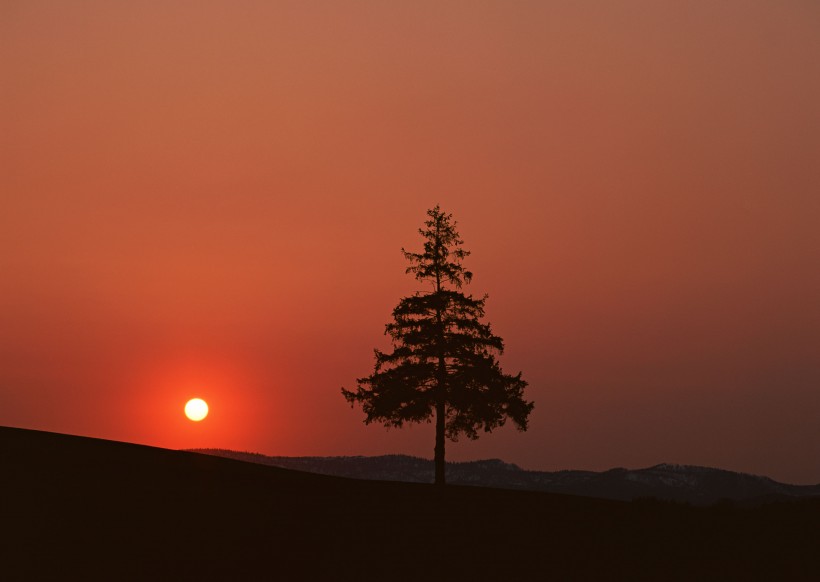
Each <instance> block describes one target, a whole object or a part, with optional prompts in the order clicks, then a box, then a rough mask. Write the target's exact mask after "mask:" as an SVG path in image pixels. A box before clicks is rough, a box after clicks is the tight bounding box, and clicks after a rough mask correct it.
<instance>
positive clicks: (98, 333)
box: [0, 0, 820, 483]
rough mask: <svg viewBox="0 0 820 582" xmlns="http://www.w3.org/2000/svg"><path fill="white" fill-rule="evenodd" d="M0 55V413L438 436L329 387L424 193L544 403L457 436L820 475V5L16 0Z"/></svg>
mask: <svg viewBox="0 0 820 582" xmlns="http://www.w3.org/2000/svg"><path fill="white" fill-rule="evenodd" d="M0 68H1V69H2V77H0V424H3V425H11V426H21V427H29V428H36V429H44V430H51V431H59V432H68V433H75V434H83V435H89V436H95V437H102V438H110V439H117V440H126V441H134V442H139V443H146V444H152V445H158V446H164V447H171V448H183V447H222V448H234V449H239V450H248V451H256V452H261V453H266V454H272V455H340V454H367V455H370V454H381V453H408V454H415V455H421V456H426V457H431V456H432V449H433V429H432V426H431V425H421V426H417V427H415V428H412V429H403V430H391V431H386V430H385V429H384V428H382V427H380V426H370V427H366V426H365V425H363V423H362V419H363V415H362V413H361V411H360V410H359V409H350V408H349V406H348V405H347V404H346V403H345V401H344V399H343V398H342V396H341V394H340V392H339V389H340V387H341V386H346V387H348V388H350V387H352V386H353V385H354V383H355V379H356V378H357V377H361V376H365V375H367V374H369V373H370V372H371V370H372V364H373V352H372V350H373V348H374V347H381V348H384V347H387V346H388V343H387V340H386V338H385V337H384V336H383V330H384V324H385V323H387V321H388V319H389V315H390V311H391V309H392V307H393V306H394V305H395V304H396V303H397V301H398V299H399V298H400V297H401V296H403V295H406V294H410V293H412V292H413V291H415V290H416V289H418V288H419V287H418V285H417V284H416V283H415V282H414V281H413V279H412V278H411V277H409V276H406V275H404V268H405V263H404V260H403V258H402V256H401V253H400V252H399V249H400V248H401V247H402V246H404V247H408V248H416V247H418V246H419V244H420V238H419V236H418V235H417V233H416V229H417V228H418V227H419V226H420V225H421V223H422V221H423V220H424V213H425V210H426V209H427V208H430V207H432V206H433V205H435V204H436V203H441V205H442V207H443V208H444V209H445V210H447V211H449V212H452V213H453V214H454V216H455V218H456V220H458V222H459V225H460V231H461V234H462V236H463V238H464V239H465V241H466V245H465V246H466V248H467V249H469V250H472V251H473V255H472V257H470V259H469V262H468V266H469V267H470V268H471V269H472V270H473V271H474V272H475V279H474V281H473V284H472V285H471V286H470V288H469V289H468V290H470V291H472V292H473V293H476V294H484V293H488V294H489V296H490V298H489V301H488V304H487V306H488V320H489V321H490V322H491V323H492V324H493V327H494V330H495V331H496V333H498V334H499V335H501V336H502V337H503V338H504V339H505V340H506V344H507V351H506V353H505V355H504V356H503V357H502V359H501V362H502V365H503V366H504V368H505V371H507V372H512V373H514V372H517V371H519V370H521V371H523V373H524V378H525V379H526V380H528V381H529V382H530V388H529V389H528V397H529V398H530V399H532V400H534V401H535V403H536V408H535V411H534V412H533V414H532V417H531V428H530V430H529V431H528V432H527V433H518V432H516V431H515V430H514V429H513V428H512V427H505V428H504V429H501V430H499V431H496V432H495V433H493V434H491V435H485V436H483V437H482V438H481V439H480V440H478V441H475V442H470V441H465V442H459V443H458V444H455V445H452V444H451V445H449V449H448V458H449V459H451V460H466V459H475V458H487V457H500V458H503V459H505V460H507V461H510V462H515V463H518V464H520V465H521V466H523V467H525V468H529V469H542V470H553V469H568V468H585V469H606V468H610V467H613V466H627V467H642V466H648V465H652V464H656V463H660V462H673V463H685V464H698V465H709V466H718V467H723V468H727V469H733V470H740V471H746V472H753V473H759V474H765V475H769V476H771V477H773V478H775V479H778V480H784V481H789V482H797V483H809V482H815V483H816V482H820V429H819V428H818V427H820V106H818V103H820V4H818V3H817V2H816V1H814V0H802V1H801V0H792V1H779V0H768V1H761V0H723V1H721V2H712V1H706V0H704V1H695V2H677V1H672V0H670V1H661V0H645V1H639V0H618V1H611V0H601V1H598V2H585V1H578V0H571V1H570V0H563V1H549V2H548V1H542V2H534V1H533V2H526V1H517V2H509V1H507V0H503V1H502V0H498V1H464V2H455V1H442V0H436V1H435V2H420V1H413V2H409V1H408V2H382V1H372V2H336V1H328V2H305V1H291V2H288V1H282V2H269V1H261V0H260V1H241V2H236V1H232V0H231V1H227V0H226V1H207V2H206V1H203V0H196V1H194V0H191V1H187V2H147V1H146V2H140V1H132V2H109V1H104V0H97V1H77V2H74V1H57V0H55V1H53V2H38V1H32V0H25V1H23V0H20V1H14V0H0ZM192 396H201V397H202V398H205V399H206V400H207V401H208V402H209V403H210V405H211V415H210V416H209V418H208V419H207V420H206V421H204V422H202V423H200V424H195V423H191V422H189V421H187V420H185V419H184V417H183V415H182V406H183V404H184V402H185V401H186V400H187V399H188V398H190V397H192Z"/></svg>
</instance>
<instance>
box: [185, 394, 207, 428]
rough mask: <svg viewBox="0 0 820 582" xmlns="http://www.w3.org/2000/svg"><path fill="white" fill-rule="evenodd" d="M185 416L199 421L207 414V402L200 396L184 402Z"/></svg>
mask: <svg viewBox="0 0 820 582" xmlns="http://www.w3.org/2000/svg"><path fill="white" fill-rule="evenodd" d="M185 416H187V417H188V418H190V419H191V420H193V421H196V422H199V421H200V420H202V419H203V418H205V417H206V416H208V403H207V402H205V401H204V400H202V398H191V399H190V400H189V401H188V402H186V403H185Z"/></svg>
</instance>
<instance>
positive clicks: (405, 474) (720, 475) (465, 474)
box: [188, 449, 820, 505]
mask: <svg viewBox="0 0 820 582" xmlns="http://www.w3.org/2000/svg"><path fill="white" fill-rule="evenodd" d="M188 450H189V451H190V452H197V453H202V454H209V455H214V456H220V457H226V458H231V459H234V460H239V461H245V462H251V463H258V464H263V465H269V466H274V467H282V468H286V469H297V470H301V471H308V472H312V473H319V474H323V475H334V476H338V477H349V478H356V479H371V480H380V481H403V482H411V483H432V480H433V461H432V460H430V459H425V458H423V457H415V456H411V455H401V454H391V455H377V456H363V455H352V456H336V457H330V456H322V457H284V456H269V455H263V454H261V453H251V452H240V451H232V450H228V449H188ZM447 475H448V482H449V483H451V484H453V485H473V486H482V487H495V488H501V489H516V490H526V491H541V492H551V493H564V494H571V495H583V496H587V497H598V498H602V499H615V500H625V501H630V500H635V499H640V498H656V499H661V500H668V501H678V502H685V503H691V504H695V505H710V504H714V503H716V502H718V501H732V502H738V503H756V502H765V501H770V500H774V499H782V500H788V499H801V498H807V497H820V484H817V485H793V484H788V483H781V482H778V481H775V480H774V479H771V478H770V477H766V476H762V475H754V474H751V473H741V472H736V471H729V470H726V469H719V468H714V467H702V466H698V465H681V464H672V463H659V464H657V465H652V466H650V467H645V468H640V469H627V468H624V467H614V468H612V469H608V470H605V471H588V470H575V469H565V470H560V471H531V470H526V469H522V468H521V467H519V466H518V465H515V464H514V463H507V462H506V461H503V460H501V459H481V460H476V461H461V462H448V463H447Z"/></svg>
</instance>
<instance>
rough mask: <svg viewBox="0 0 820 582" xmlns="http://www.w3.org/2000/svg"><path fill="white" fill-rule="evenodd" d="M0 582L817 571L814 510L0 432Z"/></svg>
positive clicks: (818, 522) (807, 505) (781, 575)
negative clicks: (530, 486)
mask: <svg viewBox="0 0 820 582" xmlns="http://www.w3.org/2000/svg"><path fill="white" fill-rule="evenodd" d="M0 467H2V472H1V473H0V500H2V505H1V506H0V530H1V531H2V534H1V535H0V564H2V578H3V580H44V579H61V580H66V579H68V580H74V579H77V580H265V579H271V580H281V579H288V580H433V581H439V580H522V579H531V578H539V579H540V578H552V579H561V580H579V579H608V580H612V579H618V578H624V579H630V580H637V579H664V580H691V579H699V580H705V579H714V580H717V579H720V580H733V579H735V580H738V579H743V580H747V579H761V578H769V579H778V580H789V579H791V580H797V579H816V577H817V575H818V574H820V558H819V557H818V555H817V552H816V549H817V547H818V544H819V543H820V504H818V503H817V502H814V501H800V502H792V503H772V504H766V505H762V506H759V507H754V508H739V507H732V506H718V507H712V508H697V507H689V506H685V505H681V504H675V503H660V502H648V501H643V502H633V503H627V502H621V501H610V500H602V499H591V498H585V497H577V496H570V495H559V494H549V493H538V492H528V491H510V490H500V489H489V488H482V487H459V486H452V487H447V488H445V489H444V490H443V491H438V490H436V488H434V487H433V486H431V485H425V484H414V483H400V482H386V481H364V480H355V479H345V478H340V477H332V476H326V475H316V474H310V473H304V472H298V471H292V470H286V469H281V468H277V467H270V466H264V465H259V464H253V463H244V462H239V461H236V460H232V459H225V458H219V457H214V456H208V455H201V454H196V453H190V452H182V451H171V450H165V449H158V448H152V447H146V446H139V445H134V444H128V443H118V442H112V441H104V440H98V439H91V438H83V437H75V436H68V435H59V434H53V433H44V432H37V431H30V430H22V429H12V428H0Z"/></svg>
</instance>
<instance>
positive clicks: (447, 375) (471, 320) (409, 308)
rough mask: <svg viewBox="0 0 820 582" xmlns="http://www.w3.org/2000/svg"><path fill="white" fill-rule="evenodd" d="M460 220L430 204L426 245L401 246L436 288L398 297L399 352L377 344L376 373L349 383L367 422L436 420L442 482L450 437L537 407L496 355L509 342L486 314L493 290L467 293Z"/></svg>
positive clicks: (521, 417) (412, 270)
mask: <svg viewBox="0 0 820 582" xmlns="http://www.w3.org/2000/svg"><path fill="white" fill-rule="evenodd" d="M456 225H457V223H456V222H455V221H454V220H452V215H451V214H446V213H444V212H443V211H442V210H441V209H440V208H439V206H436V207H435V208H433V209H431V210H428V211H427V220H426V221H425V223H424V228H421V229H419V233H420V234H421V236H422V237H423V239H424V244H423V248H422V251H421V252H419V253H413V252H408V251H406V250H405V249H402V253H403V254H404V256H405V258H406V259H407V260H408V261H409V263H410V265H409V266H408V267H407V269H406V273H408V274H413V275H414V276H415V278H416V279H417V280H418V281H421V282H423V283H428V284H430V290H429V291H419V292H417V293H415V294H413V295H411V296H409V297H404V298H402V299H401V300H400V301H399V303H398V305H397V306H396V307H395V308H394V309H393V319H392V321H391V322H390V323H388V324H387V325H386V327H385V333H386V334H387V335H389V336H390V338H391V340H392V345H393V349H392V351H390V352H384V351H381V350H378V349H377V350H375V355H376V362H375V366H374V371H373V373H372V374H371V375H370V376H367V377H364V378H359V379H358V381H357V384H358V386H357V388H356V389H355V390H346V389H344V388H343V389H342V393H343V395H344V397H345V398H346V399H347V400H348V402H350V404H351V405H354V404H356V403H358V404H360V405H361V407H362V410H363V411H364V413H365V423H368V424H369V423H371V422H379V423H383V424H384V425H385V426H387V427H401V426H403V425H404V423H405V422H432V421H433V419H435V422H436V446H435V461H436V462H435V466H436V475H435V481H436V483H437V484H442V485H443V484H444V483H445V474H444V467H445V461H444V442H445V437H446V438H449V439H450V440H453V441H455V440H458V438H459V437H460V436H462V435H464V436H467V437H468V438H470V439H476V438H478V435H479V431H483V432H491V431H492V430H493V429H495V428H497V427H499V426H503V425H504V424H505V423H506V421H507V420H508V419H509V420H512V421H513V423H514V424H515V425H516V427H517V428H518V429H519V430H522V431H523V430H526V429H527V420H528V417H529V414H530V412H531V411H532V409H533V403H532V402H527V401H526V400H524V389H525V388H526V386H527V382H525V381H524V380H523V379H522V378H521V373H520V372H519V373H518V374H516V375H509V374H505V373H504V372H503V371H502V370H501V367H500V365H499V363H498V361H497V359H496V356H499V355H501V354H502V353H503V351H504V343H503V340H502V339H501V338H500V337H498V336H496V335H494V334H493V332H492V329H491V328H490V325H489V324H488V323H483V322H482V321H481V319H482V318H483V317H484V304H485V302H486V300H487V296H486V295H485V296H484V297H482V298H480V299H476V298H474V297H473V296H472V295H467V294H465V293H463V292H462V288H463V286H464V285H466V284H469V283H470V281H471V280H472V277H473V274H472V273H471V272H470V271H468V270H466V269H465V268H464V265H463V262H464V259H465V258H466V257H468V256H469V255H470V252H469V251H466V250H464V249H463V248H462V245H463V244H464V242H463V241H462V240H461V237H460V236H459V234H458V232H457V231H456Z"/></svg>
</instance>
